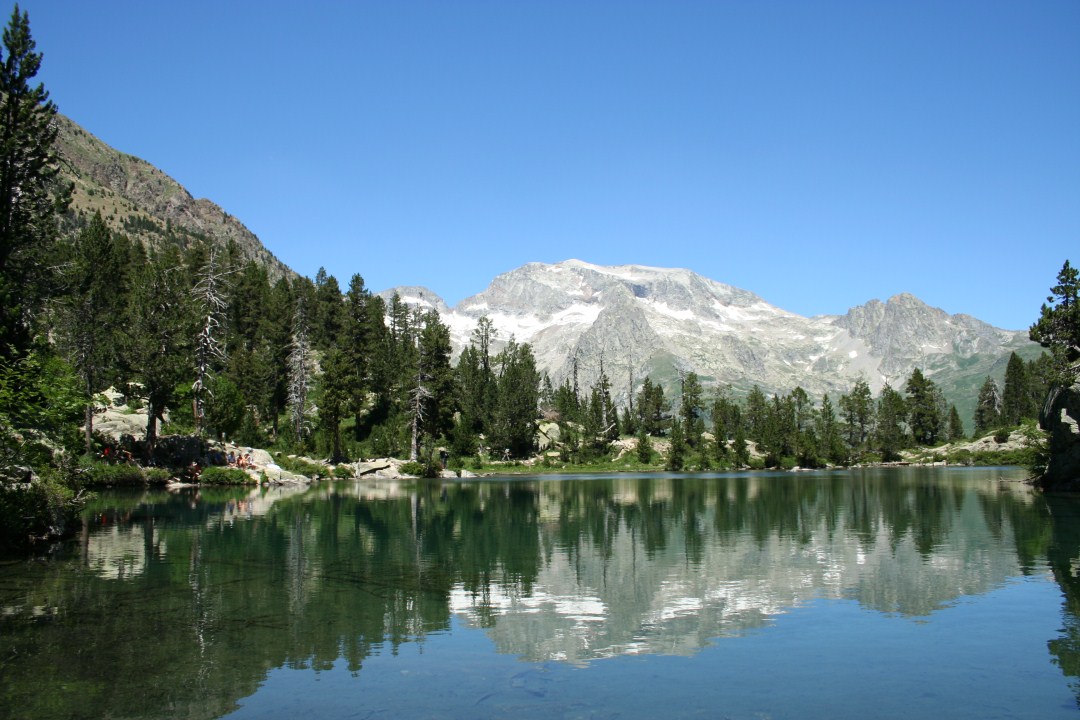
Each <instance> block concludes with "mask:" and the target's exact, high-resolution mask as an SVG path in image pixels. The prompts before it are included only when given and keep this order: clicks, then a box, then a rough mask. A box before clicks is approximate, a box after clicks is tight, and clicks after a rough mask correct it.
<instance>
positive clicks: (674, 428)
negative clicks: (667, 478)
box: [665, 419, 687, 472]
mask: <svg viewBox="0 0 1080 720" xmlns="http://www.w3.org/2000/svg"><path fill="white" fill-rule="evenodd" d="M686 451H687V448H686V438H685V436H684V435H683V425H682V421H680V420H678V419H675V420H672V421H671V449H670V450H669V451H668V457H667V464H666V465H665V467H666V468H667V469H668V470H672V471H675V472H678V471H679V470H682V469H683V466H685V465H686Z"/></svg>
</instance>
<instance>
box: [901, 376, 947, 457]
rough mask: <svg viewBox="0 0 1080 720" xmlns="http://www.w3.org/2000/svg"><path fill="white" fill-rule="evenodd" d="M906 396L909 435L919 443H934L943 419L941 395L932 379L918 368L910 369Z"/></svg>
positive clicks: (939, 433)
mask: <svg viewBox="0 0 1080 720" xmlns="http://www.w3.org/2000/svg"><path fill="white" fill-rule="evenodd" d="M906 392H907V396H908V426H909V427H910V428H911V436H912V438H914V440H915V442H916V443H919V444H920V445H934V444H936V443H937V441H938V438H939V437H940V435H941V429H942V425H943V422H944V420H945V417H944V415H943V414H942V409H941V406H940V402H941V397H940V393H939V392H938V390H937V386H936V385H935V384H934V381H933V380H930V379H928V378H927V377H926V376H925V375H923V373H922V371H921V370H920V369H919V368H915V369H914V370H912V371H911V376H910V377H909V378H908V381H907V388H906Z"/></svg>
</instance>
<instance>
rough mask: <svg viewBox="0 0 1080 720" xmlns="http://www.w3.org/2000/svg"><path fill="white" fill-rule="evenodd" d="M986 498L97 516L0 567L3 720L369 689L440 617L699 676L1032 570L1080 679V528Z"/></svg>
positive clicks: (168, 508) (391, 497)
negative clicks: (828, 619)
mask: <svg viewBox="0 0 1080 720" xmlns="http://www.w3.org/2000/svg"><path fill="white" fill-rule="evenodd" d="M998 475H1000V471H998ZM996 477H997V475H995V474H994V471H972V472H968V473H964V472H954V473H950V474H942V473H934V472H931V471H919V470H907V471H897V472H883V471H865V472H850V473H816V474H805V475H783V476H753V475H741V476H740V475H734V476H725V477H704V476H702V477H652V476H642V477H635V476H618V477H596V478H562V479H550V480H549V479H526V480H514V481H507V482H502V481H492V480H485V481H478V482H461V483H446V484H441V483H438V482H432V483H417V484H413V485H408V484H395V483H387V484H385V485H377V484H363V485H357V484H352V483H344V484H337V485H323V486H317V487H313V488H311V489H308V490H306V491H303V492H293V493H286V492H273V491H269V490H259V491H255V492H249V491H244V490H227V491H203V492H202V493H198V494H197V493H195V492H191V493H187V494H177V495H170V494H167V493H145V494H141V495H132V494H122V493H118V494H115V495H108V496H105V497H104V498H103V499H102V500H100V501H99V502H98V503H97V504H96V505H95V506H94V507H93V508H91V509H90V510H88V512H87V516H86V524H85V529H84V532H83V534H82V535H81V537H80V538H79V540H78V541H77V542H76V543H74V544H73V545H72V546H71V547H70V548H69V549H68V551H67V553H66V555H65V556H61V557H57V558H53V559H50V560H30V561H18V562H14V561H13V562H8V563H5V564H3V565H2V566H0V716H2V717H27V718H52V717H56V718H60V717H64V718H80V717H86V718H89V717H114V716H117V717H163V716H171V717H177V716H185V717H205V718H212V717H219V716H221V715H224V714H227V713H229V712H230V711H232V710H234V709H236V708H237V701H238V700H239V699H241V698H244V697H247V696H250V695H252V694H253V693H255V692H256V690H257V689H258V688H259V686H260V684H262V683H264V682H266V681H267V678H268V673H269V672H270V671H271V670H272V669H274V668H311V669H317V670H318V669H329V668H331V667H334V666H335V664H336V665H338V666H341V665H342V664H344V665H345V666H347V668H348V669H349V670H350V671H351V672H353V673H361V672H362V671H363V668H364V663H365V661H366V660H367V659H369V658H371V657H372V656H375V655H381V654H384V653H388V652H389V653H396V652H397V650H398V648H399V647H400V646H401V645H402V644H403V643H424V642H425V641H426V639H427V638H430V637H431V636H433V635H446V634H449V633H451V628H452V618H458V619H459V621H460V622H464V623H466V624H469V625H472V626H474V627H477V628H483V629H484V631H485V632H486V633H488V635H489V636H490V637H491V639H492V640H493V642H494V644H495V647H496V649H497V650H498V651H499V652H502V653H508V654H512V655H516V656H518V657H520V658H522V659H524V660H532V661H553V660H559V661H565V662H570V663H575V664H582V663H589V662H591V661H593V660H595V659H596V658H600V657H610V656H613V655H619V654H622V653H627V652H633V653H664V654H676V655H686V656H692V655H694V654H695V653H698V652H699V651H700V650H701V649H702V648H703V647H706V646H707V645H708V644H709V643H710V642H713V641H714V640H715V639H717V638H724V637H736V636H740V635H742V634H745V633H746V632H747V631H750V630H753V629H754V628H759V627H762V626H766V625H768V624H770V623H771V622H773V618H775V616H776V615H777V614H778V613H781V612H784V610H785V609H786V608H790V607H792V606H798V605H800V604H802V603H810V602H813V601H814V600H816V599H819V598H827V599H828V598H836V599H842V600H855V601H857V602H858V603H859V604H860V605H862V606H863V607H865V608H867V609H870V610H874V611H878V612H882V613H894V614H899V615H901V616H912V617H919V616H929V615H930V614H932V613H935V612H937V611H938V610H939V609H941V608H943V607H947V606H949V605H950V604H951V603H954V602H955V601H956V600H957V598H958V597H959V596H961V595H979V594H984V593H987V592H989V591H991V590H993V589H995V588H999V587H1001V586H1002V585H1003V584H1004V583H1006V582H1007V580H1008V579H1009V578H1013V577H1018V576H1024V575H1029V574H1035V573H1038V572H1040V570H1041V571H1043V572H1045V568H1046V567H1047V566H1048V567H1049V568H1050V570H1051V571H1052V573H1053V576H1054V578H1055V579H1056V580H1057V582H1058V584H1059V585H1060V586H1061V588H1062V590H1063V592H1064V594H1065V604H1064V608H1063V614H1064V634H1063V635H1062V636H1061V637H1059V638H1054V639H1051V640H1050V641H1049V650H1050V654H1051V656H1052V658H1053V661H1054V662H1055V663H1056V664H1057V665H1059V666H1060V668H1061V670H1062V672H1063V673H1065V675H1067V676H1069V677H1070V678H1074V679H1076V678H1080V579H1078V577H1077V575H1078V567H1080V522H1078V521H1080V504H1078V503H1077V501H1076V500H1074V499H1071V498H1044V497H1039V496H1035V495H1033V494H1031V493H1030V492H1029V491H1028V490H1027V489H1026V488H1024V487H1023V486H1020V485H1018V484H1016V483H1014V482H997V481H996V479H995V478H996ZM1074 687H1077V686H1076V684H1075V682H1074Z"/></svg>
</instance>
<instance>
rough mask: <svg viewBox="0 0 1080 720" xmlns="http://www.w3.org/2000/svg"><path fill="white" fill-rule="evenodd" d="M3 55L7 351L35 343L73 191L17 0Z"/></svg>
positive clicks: (1, 191) (0, 232) (3, 340)
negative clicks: (64, 179) (63, 178)
mask: <svg viewBox="0 0 1080 720" xmlns="http://www.w3.org/2000/svg"><path fill="white" fill-rule="evenodd" d="M3 44H4V47H3V53H2V55H3V56H2V57H0V356H2V357H4V358H9V357H12V356H14V355H20V354H22V353H23V352H25V351H26V350H27V349H28V348H29V346H30V338H31V336H32V330H31V322H32V319H33V316H34V315H35V313H36V312H37V311H38V310H39V308H40V305H41V302H42V300H43V299H44V298H45V297H46V296H47V295H48V294H49V291H50V288H49V284H50V278H49V274H50V267H51V266H52V263H51V262H48V258H49V256H50V254H51V253H52V251H53V247H54V245H55V243H56V238H57V218H58V216H59V213H60V212H61V211H63V210H64V209H65V208H66V207H67V204H68V202H69V199H70V188H64V187H61V186H60V182H59V158H58V155H57V152H56V148H55V142H56V137H57V132H58V130H57V126H56V123H55V118H56V113H57V111H56V105H54V104H53V103H52V101H51V100H49V93H48V92H47V91H46V90H45V87H44V85H41V84H40V83H39V84H38V85H37V86H35V87H31V86H30V81H31V80H33V78H34V77H35V76H36V75H37V73H38V70H39V69H40V68H41V54H40V53H37V52H35V48H36V44H35V42H34V39H33V38H32V37H31V35H30V20H29V17H28V16H27V14H26V13H25V12H20V11H19V7H18V5H16V6H15V10H14V11H13V12H12V14H11V20H10V21H9V23H8V25H7V27H6V28H5V29H4V33H3Z"/></svg>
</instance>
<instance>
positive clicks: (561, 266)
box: [381, 260, 1034, 409]
mask: <svg viewBox="0 0 1080 720" xmlns="http://www.w3.org/2000/svg"><path fill="white" fill-rule="evenodd" d="M396 291H397V292H398V294H399V296H400V297H401V299H402V300H403V301H405V302H409V303H418V304H421V305H424V306H425V307H433V308H436V309H438V310H439V311H440V315H441V316H442V319H443V321H444V322H445V323H447V325H449V326H450V329H451V336H452V339H453V342H454V344H455V349H456V351H458V352H459V351H460V350H461V348H463V347H464V346H465V345H466V344H467V343H468V342H469V339H470V336H471V333H472V331H473V329H474V328H475V327H476V321H477V320H478V319H479V318H480V317H482V316H487V317H488V318H490V319H491V320H492V322H493V324H494V326H495V328H496V331H497V336H496V340H497V341H501V342H505V341H506V340H507V339H508V338H510V337H511V336H513V337H514V338H516V339H517V340H518V341H519V342H529V343H531V344H532V345H533V349H534V351H535V354H536V357H537V360H538V362H539V365H540V367H541V368H542V369H543V370H546V371H547V372H548V373H549V374H550V375H551V377H552V379H553V381H555V382H559V381H561V380H562V379H563V378H567V377H570V376H571V374H572V372H573V366H574V361H575V358H576V361H577V367H578V377H579V381H580V382H581V383H583V384H584V385H585V386H588V384H590V383H592V382H593V381H595V379H596V378H597V377H598V376H599V373H600V367H601V363H603V366H604V368H603V369H604V371H605V372H606V373H607V375H608V376H609V377H610V378H611V379H612V383H613V388H614V390H615V392H616V394H617V395H620V396H621V397H625V396H626V394H627V388H628V387H629V385H630V379H631V377H633V378H634V379H635V383H636V384H640V382H641V381H642V380H643V379H644V378H645V377H646V376H651V377H652V378H653V380H654V381H659V382H661V383H662V384H664V385H666V386H668V387H669V388H670V387H673V386H674V383H675V382H676V380H677V378H678V376H679V373H680V372H683V373H684V372H687V371H693V372H696V373H697V374H698V375H699V376H701V377H702V378H704V379H705V381H706V382H707V383H717V384H724V385H730V386H732V387H733V388H734V389H735V391H736V392H745V391H746V390H748V389H750V388H751V387H752V386H753V385H755V384H756V385H758V386H760V387H761V388H762V389H763V390H765V391H766V392H788V391H790V390H791V389H793V388H795V387H797V386H801V387H802V388H803V389H805V390H806V391H807V392H809V393H811V394H813V395H816V396H819V397H820V396H821V395H822V394H825V393H829V394H832V395H834V397H835V395H836V394H839V393H843V392H847V391H848V390H850V389H851V387H852V385H853V384H854V382H855V381H856V380H857V379H858V378H865V379H866V380H867V382H869V383H870V386H871V388H872V389H873V390H874V391H875V392H876V391H877V390H879V389H880V388H881V387H882V386H883V385H884V384H885V383H890V384H892V385H893V386H900V385H902V384H903V382H904V381H905V380H906V379H907V377H908V375H910V373H911V370H912V369H913V368H915V367H919V368H921V369H922V370H923V371H924V373H925V374H927V375H928V376H929V377H931V378H932V379H934V380H935V382H937V383H938V384H939V385H942V387H943V389H944V390H945V392H946V395H947V396H948V395H949V394H950V391H952V390H954V389H956V390H958V389H959V388H961V387H964V388H965V392H966V386H967V385H975V383H976V382H978V383H981V382H982V380H983V379H984V378H985V376H986V375H987V374H989V373H991V372H993V371H996V370H997V369H998V368H997V366H998V365H1000V364H1001V363H1002V362H1003V359H1005V358H1007V357H1008V355H1009V353H1010V352H1011V351H1013V350H1014V349H1018V348H1020V349H1026V350H1027V351H1028V352H1031V351H1032V350H1031V349H1032V348H1034V345H1033V344H1032V343H1030V341H1028V340H1027V338H1026V334H1025V333H1020V332H1012V331H1008V330H1000V329H997V328H994V327H992V326H990V325H987V324H986V323H984V322H981V321H979V320H976V319H975V318H972V317H969V316H966V315H949V314H947V313H945V312H944V311H943V310H939V309H937V308H932V307H930V306H928V305H926V304H925V303H923V302H922V301H920V300H919V299H918V298H915V297H913V296H911V295H907V294H902V295H897V296H896V297H893V298H890V299H889V300H888V301H887V302H881V301H878V300H871V301H870V302H868V303H866V304H865V305H862V306H858V307H853V308H852V309H851V310H849V311H848V313H846V314H844V315H837V316H819V317H813V318H807V317H802V316H800V315H796V314H795V313H791V312H787V311H785V310H782V309H780V308H777V307H775V306H773V305H770V304H769V303H768V302H766V301H765V300H764V299H762V298H760V297H758V296H757V295H754V294H753V293H751V292H747V291H746V290H740V289H739V288H735V287H732V286H730V285H725V284H723V283H720V282H716V281H714V280H710V279H708V278H705V277H702V276H701V275H698V274H696V273H693V272H691V271H689V270H681V269H668V268H654V267H643V266H639V265H622V266H617V267H604V266H599V265H591V264H589V263H585V262H581V261H578V260H568V261H565V262H561V263H557V264H544V263H529V264H528V265H524V266H522V267H520V268H517V269H516V270H512V271H510V272H508V273H504V274H503V275H500V276H498V277H497V278H495V279H494V280H493V281H492V283H491V285H490V286H488V288H487V289H486V290H484V291H483V292H481V293H480V294H478V295H474V296H472V297H469V298H466V299H465V300H463V301H461V302H460V303H459V304H458V305H457V307H455V308H453V309H451V308H448V307H447V306H446V304H445V303H444V302H443V301H442V300H441V299H440V298H439V297H438V296H437V295H435V294H434V293H432V292H431V291H429V290H426V289H424V288H399V289H397V290H396ZM394 292H395V290H389V291H386V292H384V293H381V295H383V296H384V297H387V298H389V297H391V296H392V295H393V293H394ZM495 347H496V348H497V347H499V343H498V342H497V343H496V344H495ZM976 389H977V386H976ZM972 397H974V391H973V393H972ZM950 399H952V398H950ZM957 401H958V403H960V406H961V409H963V404H962V403H963V400H962V399H961V398H957ZM971 402H973V400H972V401H971Z"/></svg>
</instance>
